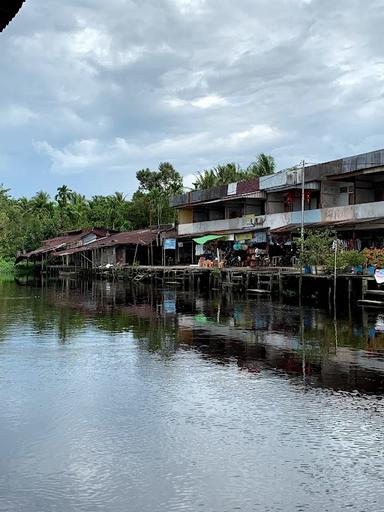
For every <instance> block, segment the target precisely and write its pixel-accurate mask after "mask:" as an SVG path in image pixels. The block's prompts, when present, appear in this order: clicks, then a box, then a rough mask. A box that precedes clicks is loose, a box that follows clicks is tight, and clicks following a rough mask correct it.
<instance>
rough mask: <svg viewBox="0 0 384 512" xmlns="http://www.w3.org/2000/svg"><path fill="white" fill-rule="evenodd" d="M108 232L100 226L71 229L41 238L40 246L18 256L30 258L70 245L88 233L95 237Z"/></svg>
mask: <svg viewBox="0 0 384 512" xmlns="http://www.w3.org/2000/svg"><path fill="white" fill-rule="evenodd" d="M107 233H108V230H107V229H102V228H96V229H93V228H89V229H81V230H77V231H71V232H69V233H68V234H65V235H62V236H58V237H56V238H50V239H48V240H43V245H42V247H39V248H38V249H35V250H34V251H31V252H28V253H26V254H22V255H21V256H19V257H18V260H20V259H30V258H33V257H34V256H41V255H43V254H48V253H51V252H54V251H58V250H60V249H64V248H65V247H68V246H71V245H73V244H76V243H78V242H80V241H81V239H82V238H84V237H86V236H87V235H90V234H95V235H96V236H97V237H101V236H104V237H105V235H106V234H107Z"/></svg>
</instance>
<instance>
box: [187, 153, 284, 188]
mask: <svg viewBox="0 0 384 512" xmlns="http://www.w3.org/2000/svg"><path fill="white" fill-rule="evenodd" d="M274 170H275V161H274V159H273V157H272V156H271V155H266V154H265V153H260V154H259V155H258V156H257V158H256V160H255V162H252V163H251V164H250V165H249V166H248V167H247V169H242V168H241V167H240V166H239V165H238V164H235V163H233V162H232V163H228V164H224V165H218V166H216V167H214V168H213V169H207V170H205V171H203V172H200V173H198V174H197V178H196V181H195V182H194V184H193V186H194V187H195V190H206V189H208V188H211V187H218V186H220V185H228V184H229V183H235V182H237V181H246V180H251V179H254V178H256V177H259V176H268V175H269V174H273V172H274Z"/></svg>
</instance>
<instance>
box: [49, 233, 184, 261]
mask: <svg viewBox="0 0 384 512" xmlns="http://www.w3.org/2000/svg"><path fill="white" fill-rule="evenodd" d="M165 233H168V234H169V235H171V236H176V232H175V229H174V228H173V227H172V228H167V229H160V230H157V229H138V230H135V231H123V232H121V233H114V234H113V235H110V236H106V237H103V238H99V239H98V240H95V241H94V242H92V243H90V244H87V245H82V246H80V247H75V248H70V249H64V250H62V251H56V252H55V253H54V256H69V255H71V254H76V253H79V252H85V251H92V250H94V249H103V248H107V247H116V246H117V245H144V246H146V245H150V244H151V243H153V242H155V241H156V240H157V239H158V237H159V236H164V234H165Z"/></svg>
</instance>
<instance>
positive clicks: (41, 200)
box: [30, 190, 53, 214]
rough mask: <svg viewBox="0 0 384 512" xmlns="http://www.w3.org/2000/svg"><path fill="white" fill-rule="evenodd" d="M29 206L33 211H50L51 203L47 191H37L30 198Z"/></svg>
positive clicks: (51, 208) (51, 209)
mask: <svg viewBox="0 0 384 512" xmlns="http://www.w3.org/2000/svg"><path fill="white" fill-rule="evenodd" d="M30 207H31V211H32V212H33V213H37V214H39V213H52V211H53V204H52V202H51V198H50V197H49V194H47V192H43V191H42V190H40V192H37V193H36V194H35V195H34V196H33V197H32V198H31V200H30Z"/></svg>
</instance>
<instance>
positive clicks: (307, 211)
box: [171, 150, 384, 261]
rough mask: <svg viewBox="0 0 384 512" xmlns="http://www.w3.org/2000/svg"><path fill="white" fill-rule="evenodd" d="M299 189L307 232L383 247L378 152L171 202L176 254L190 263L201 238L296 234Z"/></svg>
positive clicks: (383, 191) (382, 171) (383, 176)
mask: <svg viewBox="0 0 384 512" xmlns="http://www.w3.org/2000/svg"><path fill="white" fill-rule="evenodd" d="M303 179H304V186H303ZM303 190H304V214H303V216H304V225H305V226H306V227H309V226H310V227H317V226H319V227H320V226H323V227H326V226H329V227H332V228H335V229H336V230H337V231H338V233H340V237H341V238H343V239H345V240H350V241H351V245H353V244H354V241H355V240H357V241H358V243H357V244H355V246H356V247H358V248H359V247H361V246H370V245H375V246H382V245H383V246H384V150H379V151H373V152H370V153H364V154H361V155H356V156H353V157H348V158H341V159H339V160H334V161H330V162H325V163H321V164H316V165H310V166H306V167H305V168H304V169H303V168H302V167H297V168H292V169H287V170H283V171H280V172H277V173H275V174H273V175H270V176H264V177H261V178H260V179H254V180H251V181H245V182H240V183H234V184H230V185H225V186H222V187H216V188H211V189H208V190H201V191H200V190H199V191H192V192H189V193H188V194H184V195H182V196H178V197H175V198H173V199H172V201H171V205H172V206H173V207H175V208H177V209H178V214H179V215H178V221H179V223H178V241H179V244H181V245H182V247H183V249H182V250H181V251H180V254H181V255H182V256H183V258H184V259H185V261H187V259H188V256H189V258H191V256H192V255H193V254H194V244H193V239H194V238H196V237H200V236H203V235H220V236H225V237H226V238H227V239H230V240H234V241H236V240H254V241H255V240H259V241H264V240H265V239H266V238H268V239H271V237H274V236H276V235H285V236H292V235H293V234H298V230H299V228H300V225H301V218H302V191H303ZM184 247H186V249H184ZM192 261H193V258H192Z"/></svg>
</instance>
